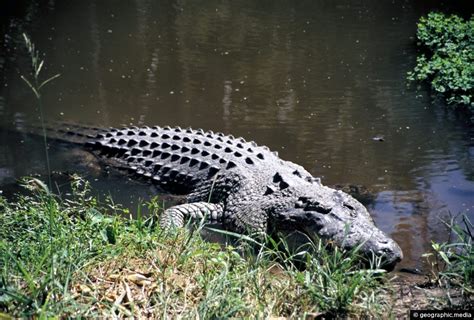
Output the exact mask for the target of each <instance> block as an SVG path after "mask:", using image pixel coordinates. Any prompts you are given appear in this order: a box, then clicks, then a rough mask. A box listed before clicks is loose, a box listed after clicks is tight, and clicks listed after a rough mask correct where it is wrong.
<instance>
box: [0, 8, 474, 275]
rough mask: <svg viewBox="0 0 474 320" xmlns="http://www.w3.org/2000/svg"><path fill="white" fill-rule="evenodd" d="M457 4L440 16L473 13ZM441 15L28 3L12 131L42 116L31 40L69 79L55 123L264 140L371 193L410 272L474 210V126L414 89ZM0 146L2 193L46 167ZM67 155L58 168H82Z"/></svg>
mask: <svg viewBox="0 0 474 320" xmlns="http://www.w3.org/2000/svg"><path fill="white" fill-rule="evenodd" d="M448 5H453V4H448ZM456 5H458V6H461V7H452V8H450V7H444V8H442V9H443V10H445V11H446V10H447V11H456V10H460V11H462V10H463V8H462V5H463V4H462V3H457V4H456ZM435 6H443V4H439V2H438V1H391V2H388V1H385V2H374V1H358V2H357V3H355V2H353V1H349V0H347V1H263V2H261V1H258V2H255V1H243V2H241V1H239V2H235V1H184V0H176V1H152V0H135V1H127V2H125V1H120V2H116V1H115V2H112V1H92V0H90V1H80V2H79V1H73V2H71V1H69V2H64V1H58V2H56V1H40V0H38V1H31V2H30V3H29V4H26V5H23V6H22V5H17V7H15V8H14V9H12V8H10V9H9V10H8V11H7V12H8V14H7V15H5V17H4V18H2V23H1V27H2V31H3V32H2V33H3V34H4V37H3V47H4V49H5V50H2V51H1V53H0V70H1V71H2V72H1V74H2V77H1V81H2V82H1V88H0V114H1V116H2V121H3V122H4V124H6V123H10V124H11V123H16V124H17V125H19V124H21V123H23V122H25V121H26V122H35V121H37V112H36V110H35V108H34V105H33V99H32V96H31V93H30V92H29V91H28V88H26V87H25V85H24V84H23V83H21V80H20V79H19V73H20V72H23V73H24V72H26V71H27V70H28V57H27V56H26V55H25V52H24V50H23V49H22V47H23V46H22V43H21V41H22V39H21V36H20V34H21V32H24V31H26V32H28V33H29V34H30V35H31V37H32V39H33V41H34V42H35V43H36V44H37V46H38V48H40V49H41V51H44V52H45V54H46V59H47V63H46V68H45V71H46V72H47V73H48V74H54V73H61V78H60V79H59V80H58V81H55V82H54V83H53V84H51V85H50V86H49V87H48V88H47V89H46V91H45V95H44V99H45V105H46V106H47V108H46V114H47V117H48V119H59V118H60V119H64V120H68V121H73V122H83V123H91V124H96V125H99V126H119V125H121V124H130V123H134V124H148V125H153V124H159V125H168V124H169V125H181V126H192V127H202V128H205V129H212V130H215V131H223V132H226V133H232V134H234V135H238V136H244V137H245V138H247V139H254V140H256V141H257V142H258V143H260V144H266V145H268V146H269V147H270V148H271V149H274V150H277V151H279V153H280V155H281V156H282V158H284V159H287V160H291V161H294V162H297V163H299V164H301V165H303V166H305V167H306V168H307V169H308V170H309V171H310V172H312V173H313V174H314V175H316V176H321V177H322V178H323V182H325V183H326V184H339V183H353V184H360V185H364V186H366V187H367V188H369V189H370V190H371V191H372V192H374V194H375V195H376V197H375V201H374V202H373V203H372V204H371V205H369V210H370V211H371V213H372V214H373V216H374V218H375V220H376V222H377V224H378V225H379V226H380V227H381V228H382V229H383V230H385V231H386V232H388V233H390V234H391V235H392V236H393V237H394V238H395V239H396V240H397V241H399V243H400V244H401V246H402V248H403V250H404V252H405V255H406V259H405V261H404V262H403V264H404V266H419V264H420V261H419V259H420V255H421V253H422V252H424V251H426V250H427V249H428V248H429V246H430V241H431V240H432V239H434V240H443V239H444V238H445V236H446V232H445V230H444V229H443V228H442V226H441V224H440V223H439V220H438V217H440V216H441V217H442V216H446V215H447V214H448V213H449V212H452V213H458V212H467V213H468V215H469V216H470V217H471V218H473V210H474V182H473V179H474V169H473V168H474V165H473V157H474V151H473V150H474V142H473V129H472V127H469V126H468V125H466V124H464V123H463V122H462V121H461V120H460V119H457V117H456V116H455V115H454V114H452V113H451V112H450V111H446V110H445V109H443V107H442V106H432V104H431V98H430V97H429V94H428V93H427V92H425V91H421V92H415V91H414V90H413V89H409V88H407V87H406V82H405V76H406V72H407V71H408V70H410V68H412V67H413V65H414V61H415V55H416V51H415V50H416V49H415V46H414V44H415V40H414V38H413V37H414V32H415V23H416V21H417V20H418V18H419V17H420V16H421V15H422V14H425V13H426V12H428V11H429V10H430V9H433V8H435ZM465 6H466V7H467V2H466V5H465ZM438 8H439V7H438ZM464 12H465V11H464ZM376 136H382V137H383V142H382V141H378V140H377V139H373V138H374V137H376ZM0 139H1V140H2V143H1V144H0V183H2V184H8V183H11V182H12V181H13V180H14V179H15V178H17V177H19V176H21V175H24V174H28V173H32V172H41V171H42V168H43V159H42V155H43V151H42V150H41V148H40V145H37V144H35V143H32V142H31V141H29V140H30V138H29V137H25V136H21V135H18V134H12V133H11V132H9V131H7V130H1V129H0ZM66 153H67V152H66ZM57 154H58V155H57V156H55V157H53V161H55V163H54V166H55V168H56V169H57V168H62V169H64V168H68V169H67V170H74V169H78V170H80V171H81V166H80V165H73V164H71V161H70V160H67V158H66V160H65V158H63V157H62V156H61V152H58V153H57ZM82 172H84V173H87V172H88V168H85V169H84V170H82ZM89 174H91V175H92V176H91V178H93V179H95V180H97V182H96V187H97V188H99V189H101V190H103V191H104V192H106V193H107V192H109V191H108V190H110V189H111V190H112V192H114V190H122V191H121V192H118V191H117V192H115V193H114V195H115V197H116V200H117V201H119V202H120V201H123V202H127V203H129V202H130V200H129V198H128V197H129V195H130V193H131V192H130V191H129V190H130V189H134V190H137V191H136V193H133V194H139V195H141V196H144V195H146V194H151V193H152V192H153V191H150V190H149V189H148V187H146V186H145V187H139V186H136V185H134V184H130V183H128V182H127V183H125V182H124V184H119V183H118V182H117V180H118V178H117V177H116V176H113V177H110V176H107V175H106V174H105V173H102V174H100V173H98V174H92V173H89ZM123 180H124V181H125V180H126V179H123ZM112 182H113V185H114V187H113V188H111V187H110V185H111V184H112ZM140 188H142V189H140ZM123 190H127V191H126V192H124V191H123Z"/></svg>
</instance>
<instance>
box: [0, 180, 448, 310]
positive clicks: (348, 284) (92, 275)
mask: <svg viewBox="0 0 474 320" xmlns="http://www.w3.org/2000/svg"><path fill="white" fill-rule="evenodd" d="M24 183H25V186H26V187H27V188H28V189H29V190H30V192H31V194H30V195H28V196H26V195H17V199H16V201H7V200H6V199H4V198H0V211H1V214H0V239H1V240H0V267H1V268H0V269H1V270H2V271H1V272H2V274H1V282H0V318H6V319H9V318H17V317H41V316H45V317H54V316H61V317H88V318H89V317H91V318H92V317H94V318H95V317H110V316H118V317H130V316H135V317H153V318H165V317H190V318H197V317H199V318H201V319H208V318H216V317H217V318H227V317H239V318H240V317H243V318H248V317H258V318H279V317H291V318H295V317H301V318H308V317H309V318H315V317H317V316H320V315H323V316H324V315H326V316H329V315H339V316H351V317H380V316H382V315H383V316H384V317H386V316H387V315H391V316H392V317H399V316H403V315H406V314H407V313H406V312H407V308H410V307H413V306H415V307H416V308H420V309H421V308H427V307H429V308H432V307H433V306H435V305H434V301H433V300H430V299H429V298H426V297H427V296H428V295H425V297H424V298H421V297H422V295H421V293H420V292H418V291H417V290H418V289H420V288H419V286H417V283H411V284H410V283H409V282H407V281H405V280H403V279H402V280H400V279H398V280H397V279H395V278H397V276H396V275H395V274H391V273H389V274H385V273H383V272H381V270H378V269H377V267H376V265H374V266H373V268H371V269H367V270H361V269H359V268H358V266H357V262H358V260H359V257H358V254H357V251H353V252H341V251H338V250H335V251H331V252H330V251H328V250H326V248H325V247H324V246H323V245H322V244H321V243H315V244H313V245H312V248H311V249H312V251H315V252H316V253H317V254H312V255H310V254H308V253H307V251H302V252H299V253H297V254H294V253H293V254H290V253H288V252H286V251H285V250H284V249H283V250H282V243H276V242H274V241H272V240H270V239H269V240H268V241H267V243H266V244H265V245H264V246H257V245H256V244H255V243H253V242H252V241H251V240H250V239H246V238H243V239H242V241H240V242H239V245H237V246H234V247H232V246H223V245H219V244H216V243H210V242H206V241H204V240H203V239H202V237H201V236H200V232H199V231H198V230H197V229H194V230H188V229H182V230H176V231H173V232H164V231H163V230H161V229H160V227H159V226H158V224H157V217H158V215H159V214H160V212H161V207H160V206H159V205H158V204H157V201H153V200H152V201H151V202H149V203H143V204H141V205H140V207H139V208H137V212H138V216H137V217H135V218H131V216H130V213H129V211H128V210H127V209H125V208H122V207H121V206H120V205H117V204H115V203H114V202H113V201H112V200H111V199H107V200H105V201H103V202H99V201H98V200H97V199H96V198H95V197H92V196H91V195H90V192H89V191H90V190H89V186H88V183H87V182H86V181H84V180H82V179H80V178H79V177H77V176H73V177H72V180H71V186H72V192H71V193H70V194H64V195H62V196H61V197H59V196H55V195H52V194H50V193H48V191H47V190H48V188H47V187H46V186H45V185H44V184H43V183H42V182H41V181H39V180H35V179H30V180H25V181H24ZM145 208H146V209H147V210H148V211H149V212H150V213H151V214H150V215H149V216H147V217H146V218H145V217H142V216H141V214H140V212H142V210H144V209H145ZM246 240H247V241H246ZM234 243H235V242H234ZM277 249H278V250H277ZM295 261H299V263H298V264H297V263H295ZM302 261H303V262H304V265H305V267H304V268H303V267H302V263H301V262H302ZM420 280H421V279H420ZM397 281H398V282H397ZM400 281H401V282H400ZM425 282H426V281H425ZM407 288H409V290H410V292H411V297H412V299H413V300H411V301H410V300H408V301H407V299H406V298H404V299H400V297H401V296H407V295H406V294H402V293H403V292H402V291H403V290H407ZM420 290H422V291H423V294H426V293H427V292H429V291H427V290H429V288H426V289H423V288H421V289H420ZM438 291H439V290H438ZM414 292H415V293H414ZM438 293H439V292H438ZM440 294H441V296H442V295H443V292H442V291H441V292H440ZM408 296H409V297H410V294H408ZM408 299H410V298H408ZM415 299H418V300H415ZM438 300H439V301H438V302H436V303H437V304H436V306H441V307H442V301H443V300H442V299H438ZM415 302H416V303H415Z"/></svg>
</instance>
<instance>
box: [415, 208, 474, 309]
mask: <svg viewBox="0 0 474 320" xmlns="http://www.w3.org/2000/svg"><path fill="white" fill-rule="evenodd" d="M459 220H460V221H459ZM459 220H457V219H456V217H453V218H451V220H450V221H448V222H444V223H445V224H446V226H447V227H448V230H449V232H451V234H452V236H453V237H452V239H450V240H449V241H447V242H443V243H436V242H433V243H432V244H431V245H432V248H433V252H432V253H426V254H424V257H425V258H427V260H428V262H429V263H430V264H431V268H432V277H431V281H432V282H433V283H435V284H436V285H438V286H439V287H440V288H443V289H444V291H445V295H444V297H443V298H444V299H443V300H444V301H441V304H445V305H448V306H450V307H466V308H467V307H471V308H472V307H473V306H474V303H473V296H474V247H473V240H474V228H473V225H472V222H471V221H470V220H469V218H468V216H467V215H461V216H460V219H459ZM457 221H459V222H457ZM453 295H457V298H456V299H454V298H453Z"/></svg>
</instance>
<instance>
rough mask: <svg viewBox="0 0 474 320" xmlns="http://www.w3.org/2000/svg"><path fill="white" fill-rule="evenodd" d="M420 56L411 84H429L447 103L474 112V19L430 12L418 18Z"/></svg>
mask: <svg viewBox="0 0 474 320" xmlns="http://www.w3.org/2000/svg"><path fill="white" fill-rule="evenodd" d="M417 38H418V45H420V46H422V47H423V49H426V52H424V53H421V54H420V55H419V56H418V58H417V62H416V66H415V68H414V70H413V71H410V72H408V79H409V80H410V81H429V82H430V83H431V87H432V89H433V90H434V91H435V92H437V93H439V94H441V95H443V96H444V97H445V99H446V101H447V103H448V104H450V105H452V106H454V107H459V106H465V107H467V109H468V110H470V112H471V113H474V96H473V94H474V92H473V90H474V16H472V17H471V18H470V20H467V21H466V20H464V19H462V18H460V17H458V16H456V15H449V16H448V15H445V14H442V13H434V12H432V13H429V14H428V16H426V17H422V18H420V21H419V23H418V31H417Z"/></svg>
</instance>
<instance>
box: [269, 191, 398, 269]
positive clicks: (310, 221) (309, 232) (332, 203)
mask: <svg viewBox="0 0 474 320" xmlns="http://www.w3.org/2000/svg"><path fill="white" fill-rule="evenodd" d="M317 189H318V190H314V188H309V189H307V190H306V192H304V194H305V195H304V196H299V197H298V198H296V199H295V198H294V199H292V200H291V204H290V205H289V207H286V208H285V209H284V210H282V211H281V212H279V213H277V214H276V216H274V217H275V218H276V219H270V220H271V227H272V228H273V231H276V232H283V233H286V232H285V231H289V230H296V231H298V232H299V233H303V234H305V235H306V236H307V237H309V238H311V239H315V238H320V239H323V240H326V241H327V242H328V243H330V244H334V245H336V246H338V247H340V248H344V249H352V248H355V247H357V246H360V249H359V252H360V253H361V254H362V255H363V256H364V257H365V258H366V260H367V261H369V260H370V259H372V258H374V257H377V258H379V259H381V267H382V268H384V269H386V270H388V271H391V270H393V268H394V267H395V265H396V264H397V263H398V262H399V261H401V259H402V258H403V253H402V250H401V249H400V247H399V246H398V244H397V243H396V242H395V241H394V240H392V239H391V238H390V237H388V236H387V235H386V234H385V233H384V232H383V231H381V230H380V229H378V228H377V227H376V226H375V224H374V222H373V220H372V218H371V217H370V215H369V213H368V211H367V209H366V208H365V207H364V206H363V205H362V204H361V203H360V202H358V201H357V200H355V199H354V198H352V197H351V196H350V195H348V194H346V193H344V192H342V191H336V190H334V189H331V188H328V187H324V186H319V187H318V188H317ZM312 191H314V192H312ZM300 194H301V193H300ZM275 220H276V221H275Z"/></svg>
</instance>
